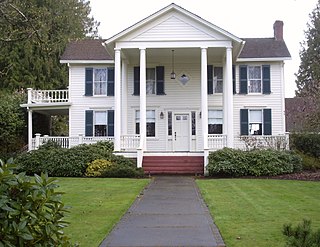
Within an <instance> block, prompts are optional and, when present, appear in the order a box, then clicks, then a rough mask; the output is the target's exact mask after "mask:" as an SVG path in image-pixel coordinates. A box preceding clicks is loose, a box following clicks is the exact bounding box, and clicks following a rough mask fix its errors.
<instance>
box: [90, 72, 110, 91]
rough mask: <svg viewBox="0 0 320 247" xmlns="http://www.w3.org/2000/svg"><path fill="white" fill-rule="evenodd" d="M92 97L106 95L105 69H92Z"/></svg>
mask: <svg viewBox="0 0 320 247" xmlns="http://www.w3.org/2000/svg"><path fill="white" fill-rule="evenodd" d="M93 75H94V76H93V85H94V95H105V94H107V69H94V74H93Z"/></svg>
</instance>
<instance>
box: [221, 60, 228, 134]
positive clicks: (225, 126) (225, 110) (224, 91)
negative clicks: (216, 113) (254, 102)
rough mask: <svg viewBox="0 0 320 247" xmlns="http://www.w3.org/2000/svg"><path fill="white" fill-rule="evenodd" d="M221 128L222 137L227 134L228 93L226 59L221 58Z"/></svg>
mask: <svg viewBox="0 0 320 247" xmlns="http://www.w3.org/2000/svg"><path fill="white" fill-rule="evenodd" d="M222 64H223V128H222V133H223V134H224V135H227V134H228V110H227V105H228V94H227V93H226V92H227V91H228V89H227V61H226V57H225V56H224V57H223V61H222Z"/></svg>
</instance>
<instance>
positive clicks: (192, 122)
mask: <svg viewBox="0 0 320 247" xmlns="http://www.w3.org/2000/svg"><path fill="white" fill-rule="evenodd" d="M191 127H192V129H191V134H192V135H193V136H195V135H196V112H195V111H192V112H191Z"/></svg>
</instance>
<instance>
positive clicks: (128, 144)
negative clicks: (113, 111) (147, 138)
mask: <svg viewBox="0 0 320 247" xmlns="http://www.w3.org/2000/svg"><path fill="white" fill-rule="evenodd" d="M120 143H121V144H120V145H121V149H124V150H135V149H137V148H138V147H139V144H140V135H122V136H121V137H120Z"/></svg>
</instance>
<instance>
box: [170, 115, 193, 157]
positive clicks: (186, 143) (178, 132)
mask: <svg viewBox="0 0 320 247" xmlns="http://www.w3.org/2000/svg"><path fill="white" fill-rule="evenodd" d="M173 144H174V150H175V151H189V150H190V115H189V114H180V113H179V114H174V125H173Z"/></svg>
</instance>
